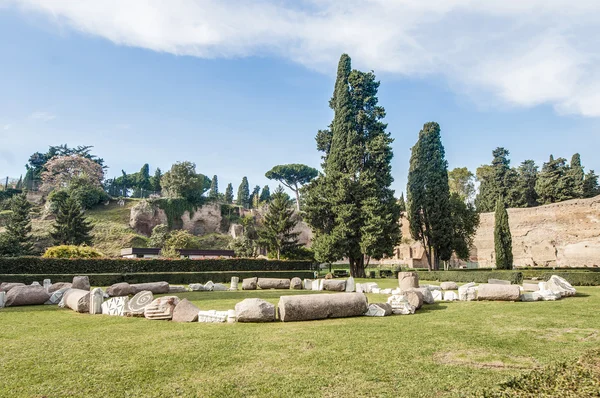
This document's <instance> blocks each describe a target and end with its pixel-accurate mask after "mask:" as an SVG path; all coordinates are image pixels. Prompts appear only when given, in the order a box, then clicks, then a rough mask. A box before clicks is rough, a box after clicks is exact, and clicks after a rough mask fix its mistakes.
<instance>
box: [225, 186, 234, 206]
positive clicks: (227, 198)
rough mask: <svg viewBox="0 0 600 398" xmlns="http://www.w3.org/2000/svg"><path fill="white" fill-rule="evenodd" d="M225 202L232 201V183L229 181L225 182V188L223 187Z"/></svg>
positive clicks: (230, 202) (229, 202)
mask: <svg viewBox="0 0 600 398" xmlns="http://www.w3.org/2000/svg"><path fill="white" fill-rule="evenodd" d="M225 203H228V204H232V203H233V185H231V183H229V184H227V188H226V189H225Z"/></svg>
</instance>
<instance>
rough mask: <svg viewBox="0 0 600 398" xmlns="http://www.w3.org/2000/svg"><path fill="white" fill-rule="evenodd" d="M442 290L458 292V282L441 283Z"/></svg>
mask: <svg viewBox="0 0 600 398" xmlns="http://www.w3.org/2000/svg"><path fill="white" fill-rule="evenodd" d="M440 288H441V289H442V290H458V285H457V284H456V282H442V283H440Z"/></svg>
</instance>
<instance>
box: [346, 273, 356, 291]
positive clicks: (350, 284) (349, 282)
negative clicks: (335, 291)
mask: <svg viewBox="0 0 600 398" xmlns="http://www.w3.org/2000/svg"><path fill="white" fill-rule="evenodd" d="M355 290H356V283H355V282H354V277H352V276H351V277H349V278H348V279H346V292H348V293H352V292H354V291H355Z"/></svg>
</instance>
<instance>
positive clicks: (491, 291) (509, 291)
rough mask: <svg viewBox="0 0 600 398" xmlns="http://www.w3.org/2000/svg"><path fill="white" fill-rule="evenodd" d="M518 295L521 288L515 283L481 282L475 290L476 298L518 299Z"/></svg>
mask: <svg viewBox="0 0 600 398" xmlns="http://www.w3.org/2000/svg"><path fill="white" fill-rule="evenodd" d="M520 296H521V289H520V288H519V286H517V285H497V284H490V283H488V284H482V285H479V289H478V292H477V300H489V301H518V300H519V297H520Z"/></svg>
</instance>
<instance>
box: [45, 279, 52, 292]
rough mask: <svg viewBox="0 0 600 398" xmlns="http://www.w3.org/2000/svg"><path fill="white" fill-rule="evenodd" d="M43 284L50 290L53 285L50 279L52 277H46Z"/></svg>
mask: <svg viewBox="0 0 600 398" xmlns="http://www.w3.org/2000/svg"><path fill="white" fill-rule="evenodd" d="M43 286H44V289H46V291H48V290H49V289H50V286H52V281H50V279H44V283H43Z"/></svg>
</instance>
